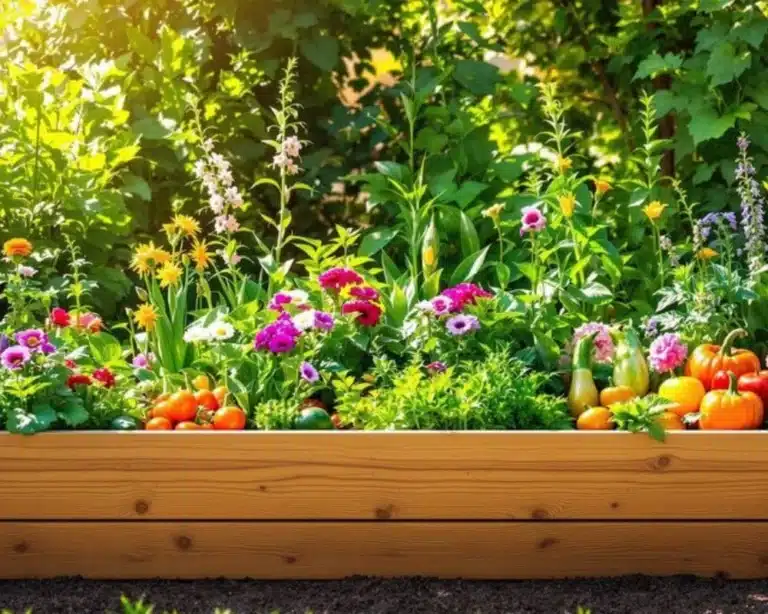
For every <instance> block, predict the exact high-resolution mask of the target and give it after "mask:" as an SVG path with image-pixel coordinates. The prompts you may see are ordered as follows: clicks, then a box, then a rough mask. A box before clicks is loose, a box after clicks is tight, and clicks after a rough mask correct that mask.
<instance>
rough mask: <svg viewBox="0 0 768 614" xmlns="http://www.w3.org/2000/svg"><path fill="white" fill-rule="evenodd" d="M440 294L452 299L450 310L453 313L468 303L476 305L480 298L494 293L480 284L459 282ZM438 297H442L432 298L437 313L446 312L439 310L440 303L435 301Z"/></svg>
mask: <svg viewBox="0 0 768 614" xmlns="http://www.w3.org/2000/svg"><path fill="white" fill-rule="evenodd" d="M440 296H442V297H448V298H449V299H450V301H451V306H450V307H449V311H450V312H451V313H456V312H458V311H461V310H462V309H464V307H465V306H466V305H474V304H475V303H477V299H479V298H492V297H493V294H491V293H490V292H488V291H487V290H483V289H482V288H481V287H480V286H478V285H475V284H468V283H464V284H459V285H458V286H453V288H448V289H447V290H443V292H442V294H441V295H440ZM438 298H440V297H437V298H435V299H432V306H433V307H435V313H436V314H438V315H440V314H441V313H444V311H438V310H437V308H438V305H437V304H436V303H435V301H436V300H437V299H438Z"/></svg>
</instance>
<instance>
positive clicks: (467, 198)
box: [451, 181, 488, 209]
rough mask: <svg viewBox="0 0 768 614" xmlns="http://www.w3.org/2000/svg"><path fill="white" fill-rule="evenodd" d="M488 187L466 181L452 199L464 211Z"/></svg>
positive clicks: (476, 182) (485, 184) (484, 184)
mask: <svg viewBox="0 0 768 614" xmlns="http://www.w3.org/2000/svg"><path fill="white" fill-rule="evenodd" d="M487 187H488V184H487V183H480V182H479V181H465V182H464V183H462V184H461V187H460V188H459V189H458V191H457V192H455V193H454V194H453V196H452V198H451V200H453V202H455V203H456V204H457V205H459V207H461V208H462V209H464V208H466V207H467V206H468V205H470V204H472V202H473V201H474V200H475V199H476V198H477V197H478V196H479V195H480V194H481V193H482V192H483V191H484V190H485V189H486V188H487Z"/></svg>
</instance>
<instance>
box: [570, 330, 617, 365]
mask: <svg viewBox="0 0 768 614" xmlns="http://www.w3.org/2000/svg"><path fill="white" fill-rule="evenodd" d="M592 333H597V336H596V337H595V349H594V352H593V354H592V357H593V358H594V360H595V361H596V362H603V363H606V362H611V360H613V352H614V350H615V347H614V345H613V339H611V332H610V327H609V326H608V325H607V324H602V323H601V322H588V323H587V324H582V325H581V326H579V327H578V328H577V329H576V330H575V331H573V339H572V340H571V346H570V347H571V349H572V348H574V347H576V342H577V341H578V340H579V339H581V338H582V337H586V336H587V335H591V334H592Z"/></svg>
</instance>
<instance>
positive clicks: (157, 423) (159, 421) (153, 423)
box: [144, 418, 173, 431]
mask: <svg viewBox="0 0 768 614" xmlns="http://www.w3.org/2000/svg"><path fill="white" fill-rule="evenodd" d="M144 428H145V429H146V430H148V431H170V430H171V429H172V428H173V425H172V424H171V421H170V420H168V418H152V419H151V420H150V421H149V422H147V424H146V426H145V427H144Z"/></svg>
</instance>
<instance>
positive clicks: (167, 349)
mask: <svg viewBox="0 0 768 614" xmlns="http://www.w3.org/2000/svg"><path fill="white" fill-rule="evenodd" d="M294 84H295V62H294V61H290V62H289V63H288V66H287V68H286V70H285V73H284V76H283V80H282V82H281V84H280V93H281V97H280V102H279V105H278V107H277V108H275V109H274V121H275V126H274V133H275V134H276V137H275V139H274V140H266V141H265V143H264V145H265V146H266V147H269V148H272V149H273V150H274V151H273V159H272V168H273V169H274V176H270V177H263V178H261V179H259V180H258V181H257V182H256V184H255V185H254V187H256V188H259V189H270V190H276V191H277V194H278V199H279V203H280V209H279V216H278V217H277V218H276V219H272V218H270V217H269V216H265V217H266V218H267V222H268V223H269V224H270V225H271V227H272V228H273V229H274V234H273V236H269V237H266V236H261V235H259V234H257V233H252V232H249V231H248V229H246V228H244V227H241V224H240V221H239V218H238V216H239V215H240V214H241V212H242V211H243V210H244V209H246V208H247V207H248V203H247V202H246V197H245V195H244V193H243V192H241V190H240V189H239V188H238V186H237V184H236V181H235V177H234V176H233V173H232V169H231V166H230V162H229V161H228V159H227V157H226V156H225V155H223V154H222V153H220V152H219V151H218V150H217V143H216V141H215V138H213V137H212V136H211V135H210V134H209V133H207V132H206V131H205V130H203V129H202V128H201V129H200V133H199V134H198V135H197V138H196V139H195V141H194V144H195V147H194V148H193V149H192V150H191V151H190V153H189V155H190V156H191V157H192V160H190V167H191V169H192V174H193V178H194V180H195V182H196V184H197V185H198V187H199V194H200V203H202V204H203V208H202V209H201V208H200V207H199V206H197V205H196V206H194V207H193V206H187V207H186V208H185V206H184V204H183V203H178V204H177V207H176V209H175V211H174V214H173V216H172V218H171V219H169V220H168V221H167V223H165V224H164V226H163V230H164V237H163V239H162V241H161V240H159V239H158V238H155V239H152V240H148V241H146V242H144V243H141V244H139V245H136V246H134V248H133V253H132V261H131V268H132V274H133V275H135V278H136V282H137V285H136V289H135V295H136V296H135V298H136V300H135V304H132V305H131V306H130V307H128V308H127V310H126V317H125V318H123V319H118V320H117V321H113V322H105V321H104V320H103V319H102V318H101V317H100V316H99V315H98V314H97V313H95V312H94V311H93V310H92V308H91V307H90V306H89V296H90V293H91V292H92V291H94V290H95V288H94V284H93V283H92V282H91V281H90V280H89V279H88V263H87V262H85V261H84V260H83V259H82V258H81V256H80V253H79V249H78V245H77V241H76V240H75V239H74V238H68V256H67V257H66V258H65V259H64V261H65V265H64V266H66V267H67V270H66V272H65V273H64V275H63V277H61V278H58V282H56V283H54V282H52V281H51V279H49V278H47V277H46V275H44V274H43V273H41V270H40V269H41V268H42V264H41V263H46V262H47V261H48V260H49V257H50V254H49V253H48V252H47V251H46V250H45V249H39V248H38V247H37V246H36V244H35V243H34V242H33V241H31V240H30V239H28V238H25V237H10V238H8V239H7V240H6V241H5V242H4V244H3V252H4V256H5V259H4V263H3V266H4V268H5V270H4V273H3V279H2V281H3V291H2V296H3V299H4V300H5V303H6V306H7V309H6V312H5V314H4V316H3V319H2V329H3V334H2V337H0V363H2V365H1V367H0V368H1V369H2V374H1V375H2V376H1V377H0V426H1V427H2V428H4V430H6V431H7V432H8V433H7V434H3V435H2V437H0V465H1V466H2V467H3V471H2V473H0V501H2V502H3V504H2V506H0V525H2V528H3V530H2V532H0V534H1V535H2V537H1V538H0V540H2V541H1V542H0V544H2V549H3V554H4V556H3V557H2V558H0V576H2V577H39V576H42V577H48V576H57V575H83V576H87V577H190V578H191V577H216V576H230V577H243V576H251V577H270V578H284V577H297V578H303V577H307V578H310V577H312V578H324V577H344V576H348V575H357V574H372V575H390V576H392V575H395V576H396V575H436V576H443V577H480V578H493V577H519V578H523V577H534V578H541V577H567V576H583V575H615V574H623V573H652V574H673V573H696V574H701V575H716V574H730V575H735V576H739V577H755V576H760V575H763V574H764V573H765V571H764V570H765V568H766V565H768V563H767V561H768V552H763V549H762V547H761V545H760V544H762V543H764V541H765V540H763V539H761V538H762V537H764V536H766V535H768V525H767V524H765V523H766V520H767V519H768V516H767V515H766V511H765V506H764V500H765V495H766V494H767V493H768V490H767V488H768V474H767V473H766V471H765V469H764V468H765V466H766V460H767V459H766V456H768V448H767V447H766V446H765V441H766V435H765V433H762V432H759V431H760V430H761V429H762V428H763V426H764V422H765V414H764V408H765V405H764V404H765V403H766V402H768V372H766V371H764V370H763V369H762V364H763V359H764V358H765V356H764V344H763V340H762V337H761V335H762V329H761V328H760V322H761V321H762V320H761V314H762V311H761V310H762V309H763V302H762V301H763V299H762V298H761V297H762V293H763V290H764V282H763V276H764V275H765V273H766V265H765V254H766V244H765V239H764V228H763V223H762V220H763V205H764V200H763V188H762V186H761V185H760V184H759V182H758V180H757V178H756V173H757V171H756V169H755V166H754V165H753V160H752V158H750V156H749V146H750V143H749V140H748V139H747V138H746V137H745V136H742V137H740V138H739V140H738V142H737V147H736V149H737V150H738V154H737V155H738V160H737V164H736V167H735V186H736V189H737V190H738V193H739V195H740V197H741V199H742V208H741V211H740V213H739V214H738V215H737V214H736V213H735V212H730V211H719V212H709V213H707V214H706V215H704V216H702V217H700V218H697V217H696V216H695V215H694V211H695V206H694V205H692V204H689V203H688V202H687V200H686V196H685V191H684V190H683V188H682V187H681V186H679V185H675V194H676V196H675V198H676V199H677V200H676V201H675V202H674V204H670V203H668V202H662V200H661V199H662V198H663V197H664V195H665V194H667V192H664V191H663V188H662V186H661V185H660V183H661V181H660V180H659V181H657V180H656V179H653V177H655V174H654V173H657V171H658V164H659V160H660V153H659V152H660V151H661V150H662V148H663V145H664V144H663V142H660V141H657V140H655V139H654V134H655V125H654V121H653V118H654V116H655V113H654V110H653V100H652V98H650V97H646V98H645V100H644V111H643V115H642V120H643V122H642V123H643V125H644V134H645V145H644V147H643V149H642V151H643V152H644V155H645V157H642V158H640V159H639V161H637V162H636V163H637V164H638V165H641V166H642V165H644V168H645V170H646V171H647V177H651V178H652V179H649V180H648V182H647V183H646V184H645V188H643V190H644V191H643V193H642V198H640V199H639V202H638V203H637V206H634V207H633V208H631V209H626V210H619V211H612V212H609V211H608V210H607V208H606V206H605V203H606V199H607V198H608V196H607V195H609V194H610V193H611V192H612V191H613V190H615V189H619V188H618V187H614V186H613V185H612V184H611V183H610V181H608V180H607V179H605V178H601V177H588V176H583V175H580V174H579V173H577V172H575V171H574V170H573V160H572V159H571V158H569V157H568V155H567V152H568V148H569V143H571V142H572V141H573V140H574V139H575V138H576V137H575V135H573V134H571V133H570V132H569V131H568V130H567V128H566V127H565V124H564V112H563V109H562V107H561V106H560V104H559V103H558V101H557V100H556V98H555V97H554V94H555V92H554V90H552V89H547V88H543V93H542V96H543V98H544V103H545V104H544V107H545V109H546V113H547V117H548V121H549V123H550V125H551V126H552V133H551V134H549V135H548V137H547V141H546V144H547V147H548V149H547V150H545V152H548V153H545V152H543V153H542V156H541V159H540V160H538V162H537V164H538V166H537V167H530V168H528V169H527V172H529V173H530V175H531V181H532V182H534V183H535V186H534V188H535V189H533V192H532V195H533V198H532V199H531V200H530V203H529V204H527V205H526V206H523V207H520V208H519V210H516V211H508V210H506V205H505V204H504V203H498V204H494V205H492V206H490V207H488V208H486V209H485V210H484V216H485V218H487V220H488V221H489V223H490V225H491V228H492V229H493V234H491V235H490V236H489V237H488V238H487V242H485V243H483V244H481V242H480V238H479V235H478V232H477V230H476V229H475V227H474V226H473V225H472V224H471V223H468V222H467V219H466V216H465V215H464V214H463V212H462V211H461V209H458V210H451V209H448V208H447V207H445V206H443V205H438V204H437V203H436V200H435V199H430V198H428V197H427V189H428V188H427V186H425V185H424V184H423V181H422V180H423V178H422V176H421V174H420V173H421V172H422V171H420V170H419V167H418V165H417V164H416V162H414V161H413V160H412V161H411V165H410V167H404V166H401V165H397V164H394V163H393V164H390V165H387V164H386V163H381V164H379V165H378V169H379V173H378V174H370V175H368V176H366V177H357V178H356V180H359V181H367V182H369V184H368V185H369V187H370V186H371V185H373V184H376V185H378V186H379V189H378V194H377V196H376V197H377V198H388V199H390V200H391V202H392V203H395V204H396V205H397V207H396V208H397V218H396V219H397V224H396V225H394V226H393V227H392V228H391V230H392V232H383V231H375V232H370V233H365V234H364V235H363V233H361V231H358V230H349V229H345V228H342V227H338V228H337V229H336V235H335V236H334V237H329V238H328V239H326V240H318V239H310V238H306V237H301V236H298V235H294V234H292V233H291V223H292V215H291V210H290V203H291V198H292V196H293V195H294V194H295V193H296V192H298V191H311V189H312V188H311V186H309V185H308V184H305V183H302V182H301V181H298V180H297V176H298V175H299V174H300V173H301V170H302V169H301V166H300V165H301V163H302V156H303V155H305V148H306V147H308V146H309V144H308V143H307V142H306V141H304V140H302V138H301V137H302V127H303V124H302V123H301V122H300V120H299V107H298V106H297V105H296V104H294V102H293V93H292V92H293V89H292V88H293V87H294ZM417 100H418V97H417ZM403 104H416V103H415V102H413V101H411V102H410V103H409V102H408V99H407V98H406V99H405V102H403ZM544 178H546V182H547V184H548V187H547V188H546V191H544V187H543V186H544ZM657 184H658V185H657ZM532 185H533V184H532ZM370 197H371V198H372V199H373V198H374V195H373V194H371V196H370ZM200 203H198V204H200ZM674 212H677V213H678V214H681V215H685V216H686V219H687V222H688V223H690V226H691V229H690V230H691V233H690V236H689V237H686V238H685V239H684V240H681V242H680V243H679V244H678V245H671V239H670V238H669V237H667V236H664V235H662V234H661V230H660V228H661V225H662V223H663V218H664V216H665V215H671V214H675V213H674ZM622 213H623V214H626V216H627V217H628V218H632V217H633V216H634V219H635V220H636V221H637V223H638V225H640V226H639V227H640V228H641V229H643V232H647V240H648V241H649V242H651V243H652V244H653V254H654V259H653V260H652V261H651V262H648V263H645V266H643V267H640V266H638V267H637V268H636V269H635V270H634V275H635V277H634V278H633V279H634V283H636V284H645V285H648V286H649V287H650V288H652V292H651V293H650V296H652V297H654V298H653V300H654V301H655V305H653V306H651V305H649V304H648V303H647V302H645V301H644V300H640V299H637V298H636V297H635V296H633V294H632V288H633V286H632V284H629V285H626V286H622V287H621V288H620V289H616V290H611V288H610V286H611V283H610V279H604V280H603V281H605V282H606V283H603V281H601V279H602V277H601V275H603V274H604V273H605V272H606V271H607V275H608V277H609V278H610V276H611V275H612V273H611V271H613V269H612V267H618V266H619V265H621V264H623V263H626V262H628V261H629V260H630V259H631V255H630V254H626V253H622V251H621V247H622V246H623V242H622V239H621V237H616V236H615V235H614V231H615V229H616V218H617V217H618V216H619V215H620V214H622ZM454 222H455V223H456V224H458V226H459V227H460V228H461V236H462V245H461V249H462V250H464V251H466V257H465V258H464V259H463V260H462V262H461V263H460V264H459V265H458V266H457V267H455V268H454V269H453V270H444V269H443V268H440V254H441V250H446V249H450V246H449V245H446V243H445V242H444V241H441V228H444V227H445V226H449V225H451V224H452V223H454ZM208 227H210V229H211V231H210V232H207V231H206V230H205V229H206V228H208ZM398 235H401V236H403V237H407V247H406V249H405V253H404V255H403V254H397V253H395V252H394V251H389V250H388V249H387V247H388V244H389V243H390V242H391V241H392V240H394V239H395V237H396V236H398ZM491 251H493V252H498V253H499V258H498V260H496V261H495V262H493V263H491V261H490V260H488V258H489V254H490V253H491ZM390 253H391V254H392V256H390V255H389V254H390ZM396 258H397V262H396V261H395V259H396ZM647 295H648V293H647V292H644V294H643V296H647ZM732 295H733V296H738V297H739V298H738V301H739V302H737V304H736V306H734V305H732V304H727V305H725V306H723V304H721V303H715V302H713V297H715V299H716V300H721V299H722V297H724V296H725V297H730V296H732ZM722 300H723V301H725V299H722ZM715 306H718V307H722V309H718V310H715V309H714V307H715ZM574 430H575V431H580V432H569V431H574ZM44 431H55V432H44ZM87 431H92V432H87ZM245 431H248V432H245ZM321 431H325V432H321ZM510 431H519V432H516V433H511V432H510ZM601 431H602V432H601ZM609 431H621V432H615V433H609ZM692 431H695V432H692ZM632 433H634V434H632ZM637 433H645V434H637ZM29 435H33V436H29ZM713 493H717V495H716V496H714V495H713Z"/></svg>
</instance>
